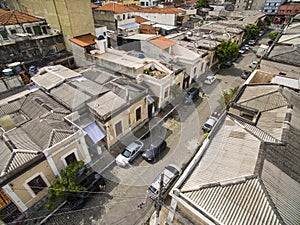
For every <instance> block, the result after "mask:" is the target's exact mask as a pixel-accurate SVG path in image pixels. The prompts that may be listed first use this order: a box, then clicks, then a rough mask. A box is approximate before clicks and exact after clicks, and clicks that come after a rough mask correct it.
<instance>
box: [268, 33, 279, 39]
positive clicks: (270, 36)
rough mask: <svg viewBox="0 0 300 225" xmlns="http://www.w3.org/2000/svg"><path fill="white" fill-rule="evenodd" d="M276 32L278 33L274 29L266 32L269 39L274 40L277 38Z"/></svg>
mask: <svg viewBox="0 0 300 225" xmlns="http://www.w3.org/2000/svg"><path fill="white" fill-rule="evenodd" d="M278 34H279V33H278V32H276V31H275V32H271V33H269V34H268V37H269V38H270V39H271V40H273V41H274V40H275V39H276V38H277V36H278Z"/></svg>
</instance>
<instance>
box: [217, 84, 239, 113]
mask: <svg viewBox="0 0 300 225" xmlns="http://www.w3.org/2000/svg"><path fill="white" fill-rule="evenodd" d="M238 90H239V87H234V88H231V89H230V90H229V91H223V96H222V99H221V100H219V102H220V103H221V105H223V106H224V107H226V110H227V111H228V110H229V107H230V104H231V102H232V100H233V99H234V97H235V96H236V94H237V92H238Z"/></svg>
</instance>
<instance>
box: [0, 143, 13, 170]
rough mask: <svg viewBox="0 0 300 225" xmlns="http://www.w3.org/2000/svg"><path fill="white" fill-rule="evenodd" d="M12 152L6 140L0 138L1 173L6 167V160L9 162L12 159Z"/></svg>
mask: <svg viewBox="0 0 300 225" xmlns="http://www.w3.org/2000/svg"><path fill="white" fill-rule="evenodd" d="M11 154H12V152H11V151H10V150H9V148H8V147H7V145H6V144H5V142H4V141H3V140H2V139H0V159H1V163H0V174H1V172H2V171H3V169H4V168H5V162H8V160H9V159H10V155H11Z"/></svg>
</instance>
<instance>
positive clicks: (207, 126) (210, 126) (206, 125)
mask: <svg viewBox="0 0 300 225" xmlns="http://www.w3.org/2000/svg"><path fill="white" fill-rule="evenodd" d="M204 126H205V127H206V128H212V125H210V124H208V123H206V124H204Z"/></svg>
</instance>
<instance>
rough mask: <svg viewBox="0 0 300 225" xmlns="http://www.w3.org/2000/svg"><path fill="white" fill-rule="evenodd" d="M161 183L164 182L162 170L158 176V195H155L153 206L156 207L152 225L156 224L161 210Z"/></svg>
mask: <svg viewBox="0 0 300 225" xmlns="http://www.w3.org/2000/svg"><path fill="white" fill-rule="evenodd" d="M163 184H164V172H162V173H161V176H160V182H159V190H158V197H157V199H156V202H155V204H154V207H155V209H156V213H155V218H154V222H153V224H154V225H158V219H159V213H160V210H161V201H162V188H163Z"/></svg>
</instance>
